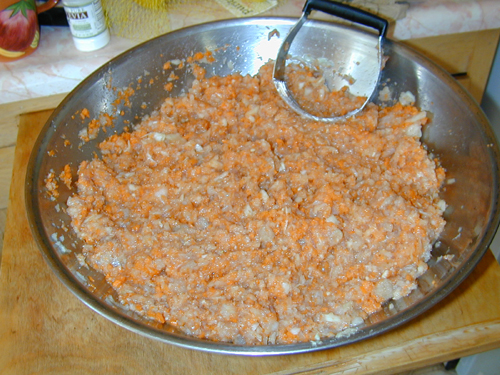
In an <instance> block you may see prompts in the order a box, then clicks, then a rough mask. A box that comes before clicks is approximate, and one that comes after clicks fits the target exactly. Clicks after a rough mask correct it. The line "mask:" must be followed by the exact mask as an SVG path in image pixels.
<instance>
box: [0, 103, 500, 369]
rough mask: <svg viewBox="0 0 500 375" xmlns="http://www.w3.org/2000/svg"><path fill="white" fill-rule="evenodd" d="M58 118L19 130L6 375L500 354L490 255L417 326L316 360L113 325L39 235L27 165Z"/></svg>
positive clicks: (2, 349)
mask: <svg viewBox="0 0 500 375" xmlns="http://www.w3.org/2000/svg"><path fill="white" fill-rule="evenodd" d="M49 114H50V111H43V112H38V113H32V114H28V115H23V116H21V119H20V124H19V125H20V127H19V138H18V142H17V147H16V152H15V159H14V171H15V172H14V174H13V179H12V187H11V190H10V201H9V202H10V204H9V210H8V217H7V224H6V230H5V241H4V248H3V256H2V263H1V268H0V373H1V374H3V375H10V374H15V375H20V374H238V375H244V374H334V373H342V374H354V373H355V374H394V373H399V372H401V371H403V370H409V369H413V368H419V367H423V366H425V365H428V364H432V363H437V362H442V361H446V360H451V359H455V358H458V357H461V356H465V355H471V354H475V353H478V352H481V351H485V350H489V349H493V348H497V347H500V266H499V265H498V264H497V263H496V262H495V261H494V258H493V256H492V254H491V253H489V252H488V253H487V255H486V256H485V257H484V258H483V260H482V261H481V263H480V264H479V265H478V267H476V269H475V270H474V272H473V273H472V274H471V275H470V276H469V277H468V278H467V279H466V280H465V282H463V283H462V284H461V285H460V286H459V287H458V288H457V289H456V290H455V291H454V292H453V293H452V294H451V295H450V296H448V297H447V298H446V299H445V300H443V301H442V302H441V303H439V304H438V305H437V306H435V307H434V308H432V309H431V310H430V311H428V312H426V313H425V314H423V315H421V316H420V317H418V318H416V319H414V320H412V321H411V322H410V323H407V324H406V325H404V326H402V327H400V328H397V329H395V330H392V331H390V332H388V333H386V334H384V335H381V336H378V337H375V338H372V339H369V340H365V341H362V342H359V343H356V344H353V345H349V346H345V347H341V348H335V349H331V350H323V351H320V352H315V353H312V354H301V355H291V356H274V357H241V356H227V355H216V354H209V353H203V352H198V351H193V350H187V349H182V348H178V347H174V346H172V345H168V344H163V343H160V342H157V341H154V340H151V339H148V338H145V337H142V336H139V335H137V334H134V333H132V332H129V331H127V330H126V329H124V328H121V327H119V326H117V325H115V324H113V323H111V322H110V321H108V320H106V319H105V318H103V317H101V316H100V315H98V314H97V313H95V312H94V311H92V310H91V309H89V308H88V307H87V306H85V305H84V304H83V303H82V302H80V301H79V300H78V299H77V298H76V297H75V296H73V295H72V294H71V293H70V292H69V291H68V290H67V289H66V288H65V287H64V286H63V285H62V283H61V282H59V280H57V278H56V277H55V276H54V275H53V274H52V272H51V270H50V269H49V267H48V266H47V265H46V263H45V262H44V260H43V258H42V256H41V253H40V251H39V250H38V248H37V247H36V245H35V243H34V240H33V238H32V236H31V233H30V229H29V225H28V222H27V218H26V214H25V211H26V210H25V205H24V178H25V171H26V164H27V161H28V158H29V155H30V152H31V148H32V145H33V142H34V141H35V138H36V136H37V134H38V132H39V129H40V128H41V126H42V125H43V123H44V122H45V120H46V119H47V117H48V116H49Z"/></svg>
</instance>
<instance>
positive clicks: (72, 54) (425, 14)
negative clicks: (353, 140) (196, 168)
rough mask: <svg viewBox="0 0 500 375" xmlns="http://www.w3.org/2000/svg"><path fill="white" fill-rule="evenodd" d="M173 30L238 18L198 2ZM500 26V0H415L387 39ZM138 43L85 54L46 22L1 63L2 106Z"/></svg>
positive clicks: (292, 7) (298, 4) (70, 81)
mask: <svg viewBox="0 0 500 375" xmlns="http://www.w3.org/2000/svg"><path fill="white" fill-rule="evenodd" d="M303 4H304V0H290V1H286V2H284V3H280V5H279V6H278V7H276V8H273V9H271V10H270V11H268V12H266V13H264V14H263V15H271V16H293V17H297V16H299V15H300V13H301V9H302V6H303ZM169 17H170V29H171V30H176V29H179V28H182V27H186V26H191V25H194V24H199V23H203V22H208V21H214V20H220V19H227V18H232V17H234V16H233V15H232V14H231V13H229V12H228V11H227V10H225V9H224V8H222V7H221V6H220V5H219V4H217V3H216V2H215V1H199V2H197V4H196V7H191V6H190V7H179V8H178V9H175V10H174V11H172V13H171V14H170V15H169ZM496 28H500V1H498V0H426V1H415V0H411V1H410V8H409V9H408V11H407V14H406V17H405V18H403V19H400V20H398V21H396V22H395V24H393V25H391V28H390V30H389V35H388V37H389V38H391V39H395V40H405V39H413V38H421V37H427V36H436V35H445V34H455V33H461V32H469V31H477V30H487V29H496ZM137 43H138V42H137V41H133V40H129V39H125V38H120V37H117V36H112V39H111V42H110V43H109V44H108V45H107V46H106V47H104V48H102V49H100V50H97V51H94V52H80V51H78V50H76V48H75V47H74V45H73V40H72V37H71V34H70V32H69V29H68V28H67V27H48V26H43V27H42V30H41V40H40V45H39V47H38V50H37V51H35V52H34V53H33V54H32V55H30V56H28V57H26V58H24V59H21V60H18V61H14V62H9V63H0V104H4V103H9V102H17V101H21V100H26V99H32V98H38V97H43V96H48V95H54V94H61V93H67V92H69V91H71V90H72V89H73V88H74V87H76V85H78V83H79V82H81V81H82V80H83V79H84V78H85V77H87V76H88V75H89V74H90V73H92V72H93V71H94V70H96V69H97V68H99V67H100V66H101V65H102V64H104V63H105V62H107V61H109V60H110V59H111V58H113V57H115V56H117V55H118V54H120V53H121V52H123V51H126V50H127V49H129V48H131V47H133V46H134V45H136V44H137Z"/></svg>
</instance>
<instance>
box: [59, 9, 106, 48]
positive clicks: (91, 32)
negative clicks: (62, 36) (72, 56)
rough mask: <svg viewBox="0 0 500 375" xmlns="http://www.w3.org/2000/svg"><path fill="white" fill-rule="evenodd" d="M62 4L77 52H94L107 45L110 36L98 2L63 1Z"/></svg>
mask: <svg viewBox="0 0 500 375" xmlns="http://www.w3.org/2000/svg"><path fill="white" fill-rule="evenodd" d="M62 3H63V6H64V10H65V12H66V18H67V19H68V24H69V28H70V30H71V34H72V35H73V41H74V42H75V46H76V48H77V49H78V50H80V51H94V50H96V49H99V48H102V47H104V46H105V45H106V44H108V42H109V39H110V35H109V30H108V28H107V27H106V20H105V19H104V12H103V10H102V5H101V1H100V0H63V1H62Z"/></svg>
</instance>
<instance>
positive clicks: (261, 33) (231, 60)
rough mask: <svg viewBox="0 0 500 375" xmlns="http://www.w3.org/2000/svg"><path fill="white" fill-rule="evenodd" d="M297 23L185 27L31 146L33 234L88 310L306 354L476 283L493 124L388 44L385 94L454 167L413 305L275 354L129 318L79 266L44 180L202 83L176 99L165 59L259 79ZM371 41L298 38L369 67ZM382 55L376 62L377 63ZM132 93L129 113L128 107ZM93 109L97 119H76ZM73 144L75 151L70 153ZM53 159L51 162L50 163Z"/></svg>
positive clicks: (98, 80) (299, 47)
mask: <svg viewBox="0 0 500 375" xmlns="http://www.w3.org/2000/svg"><path fill="white" fill-rule="evenodd" d="M295 22H296V20H294V19H283V18H251V19H238V20H227V21H222V22H216V23H211V24H204V25H199V26H194V27H191V28H186V29H182V30H179V31H176V32H172V33H169V34H166V35H164V36H161V37H159V38H157V39H154V40H151V41H148V42H146V43H145V44H142V45H140V46H138V47H136V48H134V49H132V50H130V51H128V52H125V53H124V54H122V55H121V56H118V57H117V58H115V59H114V60H112V61H110V62H109V63H107V64H105V65H104V66H103V67H102V68H100V69H99V70H98V71H96V72H95V73H93V74H92V75H91V76H89V77H88V78H87V79H86V80H85V81H84V82H82V83H81V84H80V85H79V86H78V87H77V88H76V89H75V90H74V91H73V92H71V93H70V94H69V95H68V96H67V97H66V99H65V100H64V101H63V102H62V103H61V104H60V106H59V107H58V108H57V109H56V110H55V111H54V113H53V114H52V116H51V117H50V119H49V120H48V122H47V124H46V125H45V127H44V129H43V130H42V132H41V135H40V137H39V139H38V141H37V143H36V145H35V147H34V150H33V153H32V156H31V160H30V163H29V167H28V174H27V182H26V202H27V209H28V216H29V221H30V223H31V227H32V230H33V235H34V237H35V239H36V241H37V242H38V244H39V246H40V249H41V251H42V253H43V255H44V257H45V259H46V260H47V262H48V264H49V265H50V267H51V268H52V269H53V271H54V272H55V273H56V274H57V276H58V277H59V278H60V280H61V281H62V282H63V283H64V284H65V285H66V286H67V287H68V288H69V289H70V290H71V291H72V292H73V293H74V294H75V295H76V296H77V297H78V298H80V299H81V300H82V301H83V302H84V303H85V304H87V305H88V306H89V307H91V308H92V309H94V310H95V311H97V312H98V313H100V314H102V315H104V316H105V317H106V318H108V319H110V320H111V321H113V322H115V323H116V324H119V325H120V326H123V327H125V328H127V329H129V330H132V331H134V332H137V333H138V334H141V335H145V336H148V337H151V338H155V339H158V340H161V341H164V342H166V343H171V344H174V345H179V346H182V347H187V348H193V349H199V350H204V351H210V352H217V353H230V354H244V355H271V354H288V353H300V352H309V351H314V350H319V349H325V348H332V347H336V346H340V345H345V344H349V343H352V342H355V341H358V340H362V339H366V338H368V337H371V336H374V335H378V334H381V333H383V332H386V331H388V330H390V329H392V328H394V327H396V326H399V325H401V324H404V323H405V322H407V321H408V320H410V319H412V318H414V317H415V316H417V315H419V314H421V313H423V312H424V311H426V310H427V309H429V308H430V307H431V306H433V305H434V304H436V303H437V302H439V301H441V300H442V299H443V298H444V297H445V296H446V295H447V294H449V293H450V291H451V290H453V289H454V288H455V287H456V286H457V285H458V284H459V283H460V282H461V281H462V280H464V278H465V277H466V276H467V275H468V274H469V273H470V271H471V270H472V269H473V268H474V266H475V265H476V264H477V263H478V261H479V260H480V258H481V257H482V256H483V254H484V253H485V251H486V250H487V248H488V246H489V244H490V242H491V240H492V238H493V235H494V232H495V230H496V227H497V225H498V221H499V212H498V211H499V148H498V145H497V143H496V141H495V138H494V136H493V133H492V131H491V129H490V127H489V124H488V121H487V119H486V118H485V116H484V114H483V113H482V111H481V110H480V108H479V107H478V105H477V103H475V102H474V100H473V99H472V98H471V97H470V96H469V95H468V94H467V93H466V92H465V91H464V90H463V89H462V87H461V86H459V85H458V84H457V83H456V82H455V81H454V80H453V79H452V77H450V76H449V75H448V74H447V73H446V72H445V71H443V70H442V69H441V68H439V67H437V66H436V65H434V64H433V63H432V62H430V61H428V60H427V59H425V58H424V57H422V56H421V55H419V54H417V53H416V52H414V51H412V50H409V49H408V48H406V47H404V46H402V45H401V44H398V43H394V42H391V41H389V40H387V42H386V43H385V51H384V52H385V54H386V55H387V56H388V57H389V60H388V62H387V64H386V68H385V70H384V72H383V77H382V84H383V85H388V86H390V88H391V92H392V97H393V98H398V97H399V94H400V93H401V92H405V91H411V92H412V93H413V94H414V95H415V97H416V104H417V106H419V107H421V108H422V109H424V110H427V111H428V112H429V113H430V115H431V116H432V123H431V124H429V125H428V126H426V127H425V129H424V132H423V137H422V138H423V141H424V142H425V144H426V145H427V147H428V149H429V150H430V151H431V152H432V153H433V154H434V155H435V156H436V157H437V158H439V160H440V161H441V163H442V165H443V166H444V167H445V168H446V173H447V182H448V184H447V185H446V186H444V187H443V190H442V197H443V199H445V200H446V202H447V204H448V209H447V210H446V213H445V216H446V220H447V224H446V227H445V230H444V232H443V234H442V235H441V238H440V239H439V241H438V242H437V243H436V244H435V246H434V249H433V251H432V259H431V260H430V261H429V266H430V268H429V270H428V271H427V272H426V273H425V274H424V275H423V276H422V277H420V279H419V281H418V284H419V287H418V289H416V290H415V291H413V292H412V293H411V294H410V295H409V296H407V297H405V298H403V299H400V300H398V301H392V302H391V303H388V304H387V305H386V307H385V308H384V309H383V310H382V311H380V312H379V313H376V314H374V315H373V316H371V317H370V319H369V320H368V321H366V324H365V325H364V326H362V327H361V329H360V330H359V331H358V332H356V333H354V334H352V335H350V336H342V337H334V338H330V339H324V340H322V341H321V342H314V343H310V342H306V343H299V344H294V345H278V346H238V345H232V344H226V343H215V342H210V341H206V340H199V339H195V338H192V337H188V336H186V335H184V334H182V333H180V332H178V331H176V329H175V328H173V327H171V326H168V325H159V324H155V323H151V322H149V321H147V320H145V319H143V318H141V317H139V316H137V315H135V314H133V313H131V312H130V311H127V310H126V309H124V308H122V306H120V304H119V303H117V302H116V300H115V298H114V293H113V291H112V289H111V288H110V286H109V285H108V284H106V283H105V282H104V280H103V277H102V275H100V274H98V273H96V272H94V271H93V270H90V269H87V268H85V267H82V266H81V265H80V263H79V261H78V259H77V256H78V254H80V253H81V243H80V241H79V240H78V239H77V238H76V235H75V233H73V231H72V230H71V229H70V220H69V217H68V215H67V214H66V213H65V207H66V204H65V202H66V200H67V198H68V197H69V196H70V195H71V194H72V191H71V190H69V189H67V188H66V187H65V186H64V184H62V183H60V188H59V192H60V195H59V197H58V198H55V199H54V198H52V199H51V198H50V196H49V195H48V194H47V190H46V188H45V183H44V179H45V178H46V176H47V175H48V174H49V172H50V171H51V170H53V171H55V172H56V174H58V173H59V172H60V171H61V170H62V169H63V166H64V165H66V164H68V163H69V165H70V167H71V171H72V174H73V176H75V175H76V170H77V167H78V165H79V163H80V162H81V161H83V160H86V159H91V158H92V157H93V155H94V153H95V152H97V153H98V151H97V144H98V143H99V142H100V141H102V140H103V139H104V138H105V137H108V136H109V135H110V134H111V133H120V132H122V131H123V128H124V127H125V126H129V125H130V124H133V123H136V122H137V121H138V119H139V118H141V117H142V116H143V115H145V114H147V113H149V112H151V111H152V110H154V109H155V108H158V106H159V104H160V103H161V102H162V100H163V99H164V98H165V96H167V95H174V96H175V95H179V94H181V93H182V92H184V91H185V89H186V88H187V87H189V86H190V83H191V82H192V80H193V77H192V75H191V74H190V73H189V72H188V70H186V69H183V70H179V71H180V72H181V73H180V74H179V76H180V79H179V80H177V81H175V82H174V87H173V90H172V91H171V92H167V91H165V89H164V85H165V83H166V82H167V80H168V74H166V73H165V70H164V69H163V64H164V63H165V62H166V61H167V60H175V59H184V58H186V57H187V56H190V55H192V54H193V53H195V52H198V51H205V50H206V49H208V50H211V51H213V53H214V56H215V58H216V60H217V61H216V62H214V63H211V64H203V63H201V64H202V65H203V66H204V67H205V68H206V69H207V74H208V75H213V74H217V75H226V74H228V73H231V72H234V71H239V72H241V73H243V74H255V73H256V72H257V71H258V69H259V67H260V66H261V65H262V64H264V63H265V62H266V61H268V60H269V59H273V58H274V57H275V55H276V51H277V50H278V47H279V45H280V43H281V41H282V39H283V38H284V36H285V35H286V33H287V31H288V30H289V28H290V27H291V26H292V25H293V24H294V23H295ZM374 37H376V36H374V35H371V34H365V33H364V32H362V31H359V30H358V31H356V30H353V29H350V28H348V27H344V26H340V25H338V24H332V23H327V22H319V21H310V22H309V23H307V24H306V25H305V26H304V28H303V29H302V31H301V33H300V35H298V36H297V38H296V39H295V41H294V43H293V46H292V50H291V51H290V53H291V54H292V55H294V56H308V57H313V58H314V57H323V58H327V59H332V60H335V54H337V53H343V51H345V49H347V48H352V49H354V51H356V53H357V54H358V55H359V58H360V59H362V58H365V55H364V54H365V52H366V48H367V47H366V46H367V45H373V38H374ZM372 55H373V54H372ZM127 87H130V88H132V89H134V90H135V93H134V94H133V95H131V96H130V98H129V100H130V105H127V103H126V100H118V101H117V99H120V93H121V92H123V88H127ZM83 108H87V109H88V110H89V113H90V118H84V119H83V120H82V118H81V117H80V116H79V115H78V114H77V112H78V111H81V110H82V109H83ZM115 110H117V111H118V113H119V112H121V111H123V112H122V115H121V116H117V120H116V121H115V124H114V127H113V128H110V129H109V130H108V132H107V133H106V134H105V133H103V132H101V133H100V135H99V136H98V137H97V139H95V140H92V141H90V142H87V143H84V144H80V143H81V141H80V139H79V137H78V132H79V131H80V130H81V129H82V128H84V127H86V125H87V124H88V122H89V121H90V119H92V118H97V117H98V116H99V115H100V114H102V113H108V114H112V113H114V111H115ZM65 141H69V142H70V144H71V146H67V145H65ZM51 154H52V155H53V156H51Z"/></svg>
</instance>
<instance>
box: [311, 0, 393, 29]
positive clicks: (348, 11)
mask: <svg viewBox="0 0 500 375" xmlns="http://www.w3.org/2000/svg"><path fill="white" fill-rule="evenodd" d="M312 10H320V11H322V12H325V13H328V14H330V15H332V16H337V17H340V18H344V19H346V20H349V21H352V22H356V23H359V24H362V25H365V26H368V27H371V28H373V29H375V30H378V32H379V35H380V36H381V37H383V38H385V36H386V34H387V27H388V25H389V23H388V22H387V20H385V19H383V18H381V17H378V16H376V15H375V14H372V13H370V12H366V11H364V10H363V9H359V8H355V7H352V6H350V5H347V4H343V3H339V2H336V1H329V0H307V1H306V3H305V5H304V9H303V10H302V12H303V13H304V14H305V15H306V17H307V16H308V15H309V14H310V13H311V11H312Z"/></svg>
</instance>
